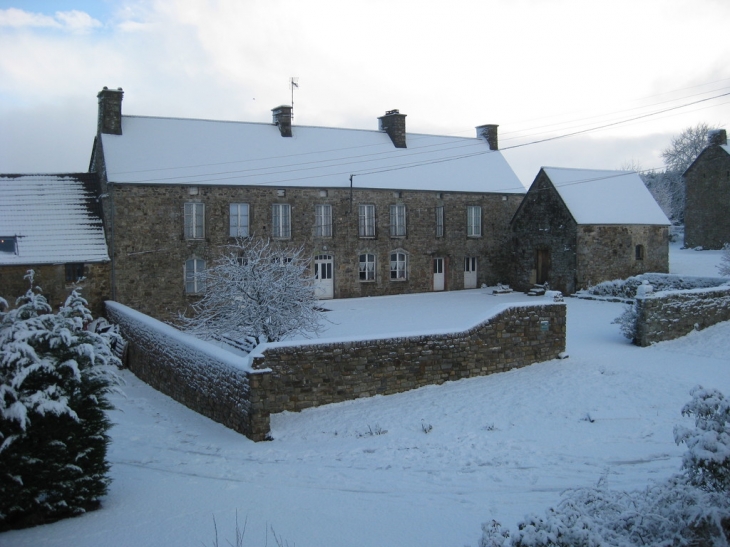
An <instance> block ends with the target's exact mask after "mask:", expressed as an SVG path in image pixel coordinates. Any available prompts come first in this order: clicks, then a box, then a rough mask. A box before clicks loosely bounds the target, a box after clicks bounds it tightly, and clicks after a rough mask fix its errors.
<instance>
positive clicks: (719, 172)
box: [684, 129, 730, 249]
mask: <svg viewBox="0 0 730 547" xmlns="http://www.w3.org/2000/svg"><path fill="white" fill-rule="evenodd" d="M684 181H685V184H686V201H685V206H684V244H685V246H686V247H704V248H705V249H721V248H722V246H723V245H724V244H725V243H730V148H728V145H727V132H726V131H725V130H724V129H719V130H717V131H713V132H711V133H710V135H709V137H708V145H707V147H706V148H705V149H704V150H703V151H702V152H700V155H699V156H697V159H696V160H695V161H694V162H692V164H691V165H690V166H689V167H688V168H687V170H686V171H685V172H684Z"/></svg>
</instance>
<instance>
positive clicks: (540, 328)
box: [250, 303, 566, 440]
mask: <svg viewBox="0 0 730 547" xmlns="http://www.w3.org/2000/svg"><path fill="white" fill-rule="evenodd" d="M565 319H566V315H565V305H564V304H560V303H556V304H553V303H549V304H543V305H526V306H512V307H509V308H507V309H504V310H503V311H501V312H499V313H497V314H495V315H494V316H492V317H490V318H489V319H487V320H485V321H484V322H483V323H481V324H479V325H477V326H475V327H473V328H471V329H469V330H467V331H465V332H458V333H452V334H442V335H428V336H415V337H406V338H390V339H381V340H367V341H356V342H335V343H308V344H302V345H296V346H294V345H286V344H272V345H269V346H267V347H266V348H265V349H264V350H263V353H262V355H260V356H254V358H253V362H252V367H253V369H254V372H253V373H252V374H251V376H250V382H251V408H252V412H251V416H252V424H251V427H252V432H253V437H252V438H254V439H256V440H258V439H262V438H265V436H266V435H267V434H268V432H269V415H270V414H274V413H278V412H282V411H284V410H288V411H299V410H302V409H305V408H309V407H314V406H320V405H324V404H329V403H337V402H341V401H347V400H351V399H357V398H360V397H372V396H373V395H389V394H393V393H400V392H403V391H408V390H410V389H416V388H419V387H423V386H426V385H431V384H441V383H443V382H446V381H449V380H458V379H461V378H471V377H474V376H484V375H487V374H492V373H495V372H503V371H507V370H510V369H512V368H517V367H523V366H526V365H530V364H532V363H536V362H540V361H547V360H550V359H555V358H556V357H558V355H559V354H560V353H561V352H563V351H564V350H565V334H566V323H565ZM257 370H259V371H260V372H258V373H257V372H256V371H257Z"/></svg>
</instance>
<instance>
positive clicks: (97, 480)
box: [0, 272, 119, 530]
mask: <svg viewBox="0 0 730 547" xmlns="http://www.w3.org/2000/svg"><path fill="white" fill-rule="evenodd" d="M26 277H27V279H28V280H29V282H30V285H31V288H30V289H29V290H28V291H27V292H26V294H25V295H24V296H22V297H20V298H18V299H17V301H16V307H15V308H14V309H12V310H10V311H2V312H0V492H2V495H0V530H3V529H8V528H15V527H23V526H30V525H34V524H39V523H43V522H48V521H53V520H57V519H59V518H63V517H66V516H71V515H76V514H79V513H82V512H84V511H87V510H89V509H94V508H96V507H97V506H98V505H99V501H100V498H101V497H102V496H103V495H104V494H105V493H106V491H107V487H108V484H109V478H108V477H107V472H108V470H109V464H108V463H107V461H106V449H107V445H108V443H109V438H108V436H107V433H106V432H107V430H108V429H109V427H110V422H109V420H108V418H107V417H106V414H105V411H106V410H108V409H109V408H111V406H110V404H109V402H108V399H107V393H108V392H109V391H110V389H112V386H113V384H114V382H115V378H116V376H115V375H114V372H113V370H112V369H111V367H112V365H118V364H119V363H118V359H117V358H116V357H114V356H113V355H112V353H111V351H110V349H109V348H110V343H111V340H110V339H109V337H108V336H107V337H105V336H103V335H99V334H96V333H93V332H88V331H86V330H84V326H85V324H87V323H88V322H89V321H91V319H92V317H91V314H90V312H89V310H88V309H87V302H86V301H85V300H84V299H83V298H81V297H80V296H79V294H78V293H77V292H76V291H73V292H72V294H71V295H70V296H69V297H68V299H67V300H66V303H65V304H64V306H62V308H61V309H60V311H59V312H58V313H57V314H54V313H52V310H51V307H50V306H49V305H48V302H47V301H46V299H45V298H44V297H43V296H42V294H41V291H40V288H38V287H33V275H32V272H29V275H28V276H26ZM4 307H7V306H4ZM110 336H113V334H112V335H110Z"/></svg>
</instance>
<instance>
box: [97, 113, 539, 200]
mask: <svg viewBox="0 0 730 547" xmlns="http://www.w3.org/2000/svg"><path fill="white" fill-rule="evenodd" d="M292 133H293V135H292V137H282V136H281V134H280V132H279V128H278V127H277V126H276V125H274V124H265V123H247V122H224V121H212V120H195V119H178V118H156V117H143V116H122V135H112V134H102V135H101V137H102V145H103V150H104V160H105V162H106V172H107V178H108V180H109V181H110V182H114V183H139V184H186V185H265V186H270V187H274V188H275V187H285V186H299V187H315V188H316V187H319V188H336V187H339V188H343V187H349V185H350V175H355V177H354V180H353V184H354V186H355V187H356V188H386V189H404V190H409V189H410V190H438V191H450V190H451V191H461V192H495V193H524V192H525V188H524V186H523V185H522V183H521V182H520V180H519V179H518V178H517V176H516V175H515V173H514V171H512V168H511V167H510V166H509V164H508V163H507V161H506V160H505V159H504V157H503V156H502V154H501V152H499V151H498V150H495V151H493V150H490V149H489V144H488V143H487V142H486V141H485V140H483V139H479V138H476V137H474V138H464V137H447V136H435V135H422V134H413V133H408V134H407V136H406V141H407V148H396V147H395V146H394V145H393V143H392V141H391V140H390V137H389V136H388V134H387V133H385V132H384V131H368V130H360V129H338V128H327V127H309V126H296V125H295V126H293V127H292Z"/></svg>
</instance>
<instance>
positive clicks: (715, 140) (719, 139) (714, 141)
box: [707, 129, 727, 146]
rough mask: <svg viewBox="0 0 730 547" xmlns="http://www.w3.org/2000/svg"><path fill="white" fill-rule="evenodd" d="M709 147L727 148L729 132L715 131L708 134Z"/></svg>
mask: <svg viewBox="0 0 730 547" xmlns="http://www.w3.org/2000/svg"><path fill="white" fill-rule="evenodd" d="M707 146H727V131H725V130H724V129H713V130H712V131H710V132H709V133H707Z"/></svg>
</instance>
